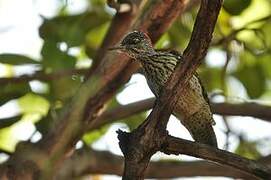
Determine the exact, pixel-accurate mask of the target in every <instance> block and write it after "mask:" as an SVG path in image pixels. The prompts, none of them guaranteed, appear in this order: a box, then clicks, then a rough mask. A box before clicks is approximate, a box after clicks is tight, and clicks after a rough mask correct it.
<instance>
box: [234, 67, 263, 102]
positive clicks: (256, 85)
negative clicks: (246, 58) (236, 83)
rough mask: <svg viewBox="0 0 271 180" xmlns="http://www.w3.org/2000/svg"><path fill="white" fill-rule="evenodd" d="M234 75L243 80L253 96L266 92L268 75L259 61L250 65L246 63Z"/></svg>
mask: <svg viewBox="0 0 271 180" xmlns="http://www.w3.org/2000/svg"><path fill="white" fill-rule="evenodd" d="M233 75H234V76H235V77H236V78H237V79H238V80H240V81H241V82H242V84H243V85H244V87H245V88H246V90H247V94H248V95H249V96H250V97H251V98H258V97H260V96H261V95H262V94H263V93H264V92H265V89H266V77H265V74H264V72H263V70H262V68H261V66H260V65H259V64H258V63H256V64H254V65H250V66H248V65H244V66H242V67H240V68H239V69H238V70H237V71H236V72H235V73H233Z"/></svg>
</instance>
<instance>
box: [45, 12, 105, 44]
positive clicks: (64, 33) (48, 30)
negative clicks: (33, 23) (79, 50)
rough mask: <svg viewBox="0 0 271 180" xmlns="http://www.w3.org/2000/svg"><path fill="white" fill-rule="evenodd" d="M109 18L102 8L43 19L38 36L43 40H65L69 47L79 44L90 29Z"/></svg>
mask: <svg viewBox="0 0 271 180" xmlns="http://www.w3.org/2000/svg"><path fill="white" fill-rule="evenodd" d="M109 19H110V16H109V15H108V14H107V13H106V12H105V11H104V9H100V10H97V11H91V12H87V13H83V14H79V15H71V16H59V17H56V18H53V19H45V20H44V23H43V24H42V26H41V27H40V36H41V37H42V38H43V39H45V40H51V41H55V42H66V43H67V45H68V46H69V47H73V46H80V45H82V44H83V43H84V41H85V37H86V34H87V33H88V31H89V30H90V29H92V28H94V27H98V26H100V25H102V24H104V23H105V22H106V21H108V20H109Z"/></svg>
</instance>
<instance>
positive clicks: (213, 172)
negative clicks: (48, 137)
mask: <svg viewBox="0 0 271 180" xmlns="http://www.w3.org/2000/svg"><path fill="white" fill-rule="evenodd" d="M123 162H124V159H123V157H121V156H116V155H114V154H112V153H110V152H107V151H95V150H90V149H87V148H84V149H81V150H77V151H76V152H75V153H74V155H73V156H72V157H71V158H69V159H68V160H66V161H65V163H64V166H63V167H62V168H61V170H60V171H59V173H58V176H57V178H56V179H59V180H61V179H65V180H68V179H75V178H78V177H81V176H84V175H88V174H113V175H118V176H121V174H122V171H123V167H124V163H123ZM269 162H270V161H269ZM195 176H225V177H233V178H243V179H253V178H254V177H253V176H250V175H248V174H246V173H243V172H241V171H239V170H237V169H234V168H231V167H227V166H223V165H218V164H214V163H211V162H207V161H192V162H184V161H170V160H169V161H161V162H159V161H158V162H150V164H149V166H148V168H147V170H146V178H155V179H160V178H178V177H195Z"/></svg>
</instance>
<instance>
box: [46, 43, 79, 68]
mask: <svg viewBox="0 0 271 180" xmlns="http://www.w3.org/2000/svg"><path fill="white" fill-rule="evenodd" d="M41 54H42V57H43V60H42V64H43V65H44V67H45V69H46V70H49V71H58V70H63V69H70V68H73V67H74V66H75V63H76V58H75V57H74V56H70V55H68V54H67V52H62V51H61V50H60V49H59V47H58V45H57V43H55V42H54V41H45V42H44V44H43V47H42V50H41Z"/></svg>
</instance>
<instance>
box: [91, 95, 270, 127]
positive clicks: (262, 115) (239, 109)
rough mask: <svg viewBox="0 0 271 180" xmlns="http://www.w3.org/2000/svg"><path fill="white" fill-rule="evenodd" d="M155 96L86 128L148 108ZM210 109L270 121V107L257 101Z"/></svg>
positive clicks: (112, 111)
mask: <svg viewBox="0 0 271 180" xmlns="http://www.w3.org/2000/svg"><path fill="white" fill-rule="evenodd" d="M154 102H155V98H149V99H145V100H142V101H137V102H134V103H130V104H127V105H121V106H118V107H115V108H113V109H109V110H107V111H105V112H104V113H103V114H102V115H101V116H99V117H98V118H97V119H95V120H94V121H93V123H91V124H90V125H89V129H88V130H93V129H97V128H99V127H101V126H103V125H105V124H109V123H112V122H114V121H117V120H120V119H124V118H127V117H129V116H132V115H135V114H137V113H140V112H143V111H147V110H150V109H151V108H152V107H153V105H154ZM211 107H212V111H213V113H215V114H218V115H223V116H251V117H254V118H259V119H262V120H264V121H267V122H271V107H270V106H267V105H263V104H258V103H240V104H233V103H214V102H212V103H211Z"/></svg>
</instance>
